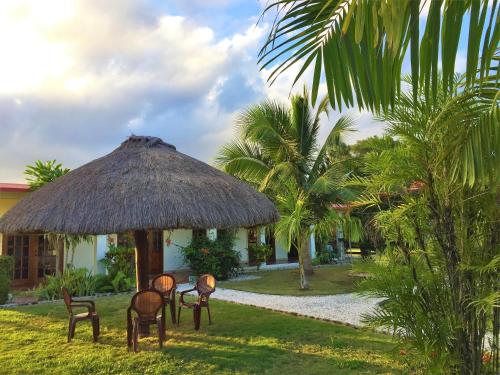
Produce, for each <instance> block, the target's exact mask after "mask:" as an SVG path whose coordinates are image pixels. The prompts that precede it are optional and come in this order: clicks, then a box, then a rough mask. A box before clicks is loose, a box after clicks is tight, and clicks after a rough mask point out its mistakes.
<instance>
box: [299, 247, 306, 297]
mask: <svg viewBox="0 0 500 375" xmlns="http://www.w3.org/2000/svg"><path fill="white" fill-rule="evenodd" d="M303 249H304V246H303V245H301V244H299V249H298V253H299V274H300V289H301V290H307V289H309V282H308V281H307V273H306V271H305V268H304V258H303V257H302V252H303Z"/></svg>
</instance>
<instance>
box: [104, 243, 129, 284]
mask: <svg viewBox="0 0 500 375" xmlns="http://www.w3.org/2000/svg"><path fill="white" fill-rule="evenodd" d="M134 259H135V250H134V249H133V248H130V247H126V246H117V245H115V244H113V243H109V244H108V251H106V254H105V255H104V258H103V259H101V260H100V262H101V263H102V264H103V265H104V267H105V268H106V271H107V273H108V275H109V276H110V277H111V279H114V278H115V277H116V275H117V274H119V273H122V274H124V275H125V276H127V277H128V278H134V273H135V267H134Z"/></svg>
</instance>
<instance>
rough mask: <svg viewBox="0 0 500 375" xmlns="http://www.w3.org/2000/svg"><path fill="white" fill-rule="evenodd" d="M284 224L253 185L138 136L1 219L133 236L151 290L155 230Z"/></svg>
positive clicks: (2, 228) (16, 228)
mask: <svg viewBox="0 0 500 375" xmlns="http://www.w3.org/2000/svg"><path fill="white" fill-rule="evenodd" d="M278 219H279V214H278V212H277V211H276V208H275V207H274V205H273V203H272V202H271V201H270V200H269V199H268V198H267V197H266V196H265V195H264V194H261V193H259V192H257V191H255V190H254V189H253V188H252V187H251V186H249V185H248V184H246V183H244V182H242V181H239V180H237V179H235V178H234V177H232V176H229V175H227V174H226V173H223V172H221V171H219V170H217V169H215V168H213V167H211V166H209V165H207V164H205V163H203V162H201V161H199V160H196V159H194V158H192V157H190V156H188V155H185V154H183V153H181V152H178V151H177V150H176V148H175V147H174V146H172V145H170V144H167V143H165V142H163V141H162V140H161V139H159V138H156V137H138V136H132V137H129V138H128V139H127V140H126V141H125V142H123V143H122V144H121V145H120V147H118V148H117V149H116V150H114V151H113V152H111V153H110V154H108V155H106V156H103V157H101V158H99V159H96V160H94V161H91V162H90V163H87V164H85V165H83V166H81V167H79V168H77V169H74V170H73V171H71V172H69V173H68V174H66V175H64V176H62V177H59V178H58V179H57V180H55V181H54V182H51V183H49V184H47V185H45V186H43V187H41V188H40V189H38V190H36V191H34V192H33V193H31V194H29V195H28V196H27V197H25V198H23V199H22V200H21V201H20V202H19V203H18V204H17V205H16V206H14V207H13V208H11V209H10V210H9V211H8V212H7V213H6V214H5V215H4V216H3V217H2V218H1V219H0V232H3V233H23V232H24V233H26V232H50V233H63V234H108V233H120V232H125V231H133V233H134V238H135V245H136V277H137V289H138V290H144V289H147V288H148V287H149V270H148V264H149V262H148V238H147V232H146V231H147V230H148V229H177V228H184V229H190V228H195V229H204V228H239V227H253V226H257V225H264V224H268V223H272V222H275V221H277V220H278ZM144 330H146V328H144Z"/></svg>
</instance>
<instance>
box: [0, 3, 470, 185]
mask: <svg viewBox="0 0 500 375" xmlns="http://www.w3.org/2000/svg"><path fill="white" fill-rule="evenodd" d="M42 3H43V4H42ZM265 3H266V0H260V1H257V0H255V1H252V0H191V1H185V0H171V1H159V0H156V1H153V0H139V1H133V0H107V1H101V0H44V1H43V2H40V1H39V0H23V1H19V0H2V1H1V2H0V139H1V140H2V147H1V148H0V182H23V180H24V177H23V173H22V172H23V170H24V168H25V166H26V165H27V164H31V163H32V162H33V161H35V160H37V159H41V160H49V159H57V160H58V161H59V162H62V163H63V164H64V165H65V166H67V167H69V168H76V167H78V166H79V165H81V164H84V163H85V162H88V161H90V160H92V159H94V158H96V157H99V156H101V155H103V154H106V153H108V152H110V151H112V150H113V149H114V148H116V147H117V146H118V145H119V144H120V142H122V141H123V140H124V139H125V138H126V137H127V136H128V135H130V134H132V133H133V134H138V135H154V136H159V137H161V138H163V139H164V140H165V141H167V142H169V143H173V144H175V145H176V146H177V148H178V150H180V151H182V152H184V153H187V154H190V155H192V156H194V157H197V158H199V159H201V160H204V161H207V162H210V161H211V160H212V158H213V157H214V155H215V153H216V151H217V149H218V148H219V147H220V146H221V145H222V144H223V143H225V142H227V141H228V140H230V139H231V138H232V136H233V135H234V131H233V124H234V120H235V118H236V117H237V115H238V113H239V112H240V111H241V110H242V109H243V108H244V107H245V106H248V105H250V104H253V103H257V102H259V101H261V100H263V99H265V98H273V99H276V100H282V101H286V100H287V98H288V94H289V92H290V85H291V82H292V80H293V77H294V75H295V73H296V71H297V69H295V70H293V69H292V70H291V71H289V72H287V73H285V74H283V76H282V77H280V79H279V80H278V81H277V82H276V84H275V85H273V86H272V87H269V86H268V85H267V84H266V82H265V78H266V77H267V74H268V72H267V71H263V72H260V71H259V69H258V66H257V63H256V60H257V53H258V50H259V48H260V46H261V44H262V42H263V40H264V38H265V37H266V32H267V31H268V28H269V23H268V20H263V21H262V22H260V23H259V24H258V25H256V21H257V20H258V18H259V16H260V14H261V11H262V7H263V5H264V4H265ZM459 64H461V63H459ZM459 66H460V65H459ZM308 78H310V75H309V76H308V75H307V74H306V75H305V77H304V80H303V81H302V82H299V84H298V85H297V86H296V90H301V86H302V84H303V82H307V81H308ZM321 89H322V90H323V91H324V87H322V88H321ZM350 112H351V113H354V114H355V115H356V116H358V118H359V121H358V124H359V126H358V132H357V133H356V134H355V135H352V136H351V141H354V140H356V139H359V138H364V137H366V136H370V135H373V134H378V133H380V132H381V129H382V126H381V124H377V123H374V122H373V121H372V120H371V116H370V114H369V113H366V112H364V113H358V112H357V111H355V110H351V111H350ZM339 115H340V114H338V113H334V114H333V116H332V117H331V119H329V120H328V119H324V121H323V125H322V129H321V135H322V137H325V136H326V134H327V133H328V130H329V128H330V127H331V125H332V123H333V122H334V121H335V119H336V118H338V116H339Z"/></svg>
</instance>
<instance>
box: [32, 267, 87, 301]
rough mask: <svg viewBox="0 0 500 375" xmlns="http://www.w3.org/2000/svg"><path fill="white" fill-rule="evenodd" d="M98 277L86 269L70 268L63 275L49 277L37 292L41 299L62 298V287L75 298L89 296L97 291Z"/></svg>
mask: <svg viewBox="0 0 500 375" xmlns="http://www.w3.org/2000/svg"><path fill="white" fill-rule="evenodd" d="M96 281H97V277H96V276H94V275H92V273H91V272H90V271H89V270H87V269H86V268H69V269H66V270H65V271H64V272H63V274H62V275H59V276H47V279H46V280H45V282H44V283H43V284H42V285H40V286H39V287H38V288H37V290H36V295H37V296H38V297H39V298H41V299H49V300H52V299H59V298H62V294H61V287H63V286H64V287H66V288H68V290H69V292H70V293H71V294H72V295H74V296H88V295H92V294H94V293H95V291H96Z"/></svg>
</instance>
